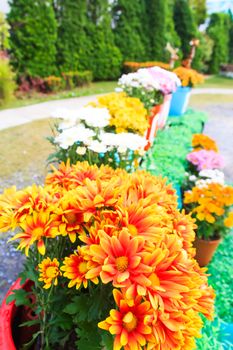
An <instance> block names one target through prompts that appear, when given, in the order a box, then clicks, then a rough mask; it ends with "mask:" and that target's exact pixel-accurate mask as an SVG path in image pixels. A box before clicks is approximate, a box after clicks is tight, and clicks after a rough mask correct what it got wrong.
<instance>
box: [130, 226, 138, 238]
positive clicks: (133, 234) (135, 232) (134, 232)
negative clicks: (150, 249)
mask: <svg viewBox="0 0 233 350" xmlns="http://www.w3.org/2000/svg"><path fill="white" fill-rule="evenodd" d="M128 230H129V232H130V233H131V235H132V236H137V234H138V230H137V227H136V226H134V225H132V224H129V225H128Z"/></svg>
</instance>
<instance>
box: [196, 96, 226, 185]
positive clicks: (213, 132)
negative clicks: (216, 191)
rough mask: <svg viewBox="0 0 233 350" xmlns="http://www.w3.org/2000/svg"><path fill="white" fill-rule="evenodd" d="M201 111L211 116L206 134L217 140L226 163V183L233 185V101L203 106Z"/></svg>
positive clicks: (206, 127) (206, 126)
mask: <svg viewBox="0 0 233 350" xmlns="http://www.w3.org/2000/svg"><path fill="white" fill-rule="evenodd" d="M200 109H201V110H202V111H205V112H207V114H208V116H209V119H208V122H207V123H206V124H205V129H204V133H206V134H207V135H209V136H210V137H212V138H213V139H214V140H216V142H217V145H218V147H219V150H220V152H221V154H222V155H223V157H224V161H225V168H224V173H225V176H226V181H228V182H230V183H232V184H233V99H232V103H227V104H221V105H220V104H217V103H216V104H212V105H203V106H201V107H200Z"/></svg>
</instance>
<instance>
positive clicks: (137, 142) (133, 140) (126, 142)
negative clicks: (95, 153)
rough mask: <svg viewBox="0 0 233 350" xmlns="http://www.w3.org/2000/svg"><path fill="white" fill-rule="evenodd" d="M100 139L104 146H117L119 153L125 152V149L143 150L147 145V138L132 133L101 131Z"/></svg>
mask: <svg viewBox="0 0 233 350" xmlns="http://www.w3.org/2000/svg"><path fill="white" fill-rule="evenodd" d="M100 139H101V141H102V143H104V144H105V145H106V146H110V147H117V149H118V151H119V152H120V153H124V152H126V151H127V149H130V150H132V151H136V150H143V149H144V148H145V146H146V145H147V140H146V139H145V138H144V137H142V136H140V135H137V134H133V133H120V134H112V133H102V134H100Z"/></svg>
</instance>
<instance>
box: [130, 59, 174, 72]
mask: <svg viewBox="0 0 233 350" xmlns="http://www.w3.org/2000/svg"><path fill="white" fill-rule="evenodd" d="M155 66H157V67H160V68H163V69H167V70H170V65H169V63H164V62H157V61H149V62H130V61H126V62H124V67H125V68H126V69H127V71H129V72H136V71H137V70H138V69H140V68H150V67H155Z"/></svg>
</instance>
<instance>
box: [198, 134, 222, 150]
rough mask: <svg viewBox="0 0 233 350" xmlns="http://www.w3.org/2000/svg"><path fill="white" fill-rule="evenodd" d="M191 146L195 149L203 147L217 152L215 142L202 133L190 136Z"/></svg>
mask: <svg viewBox="0 0 233 350" xmlns="http://www.w3.org/2000/svg"><path fill="white" fill-rule="evenodd" d="M192 147H193V148H194V150H195V151H198V150H201V149H205V150H207V151H211V150H212V151H215V152H218V147H217V145H216V142H215V141H214V140H213V139H212V138H211V137H209V136H207V135H204V134H194V135H193V138H192Z"/></svg>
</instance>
